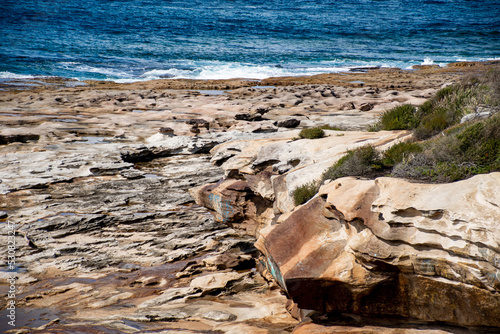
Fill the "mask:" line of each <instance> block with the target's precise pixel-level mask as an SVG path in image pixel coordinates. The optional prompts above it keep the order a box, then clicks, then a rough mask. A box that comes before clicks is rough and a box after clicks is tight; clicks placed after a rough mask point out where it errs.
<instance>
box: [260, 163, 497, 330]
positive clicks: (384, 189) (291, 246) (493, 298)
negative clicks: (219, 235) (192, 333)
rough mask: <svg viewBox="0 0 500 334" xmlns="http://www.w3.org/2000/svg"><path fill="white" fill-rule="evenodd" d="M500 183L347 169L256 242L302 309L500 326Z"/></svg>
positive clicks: (486, 177)
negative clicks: (370, 175) (362, 174)
mask: <svg viewBox="0 0 500 334" xmlns="http://www.w3.org/2000/svg"><path fill="white" fill-rule="evenodd" d="M499 185H500V173H492V174H487V175H479V176H475V177H473V178H471V179H468V180H465V181H460V182H456V183H451V184H415V183H409V182H407V181H404V180H399V179H392V178H379V179H376V180H357V179H355V178H342V179H338V180H335V181H334V182H331V183H330V184H328V185H326V186H323V187H322V188H321V189H320V192H319V194H318V195H317V196H316V197H314V198H313V199H311V200H310V201H309V202H308V203H306V204H304V205H303V206H300V207H298V208H296V210H295V211H293V212H292V213H291V214H290V215H289V216H288V218H286V219H285V220H284V221H283V222H282V223H281V224H279V225H274V226H270V227H268V228H266V229H264V230H262V231H261V236H260V238H259V240H258V241H257V243H256V245H257V248H258V249H259V250H261V251H262V253H263V254H265V255H266V260H267V267H268V270H269V272H271V273H272V274H273V276H274V277H275V278H276V280H277V281H278V282H280V284H281V285H282V288H283V289H284V290H285V291H286V292H287V294H288V296H289V298H290V299H292V300H293V302H295V303H296V304H297V306H298V307H299V308H301V309H311V310H315V311H317V312H319V313H320V314H328V313H332V312H346V313H354V314H358V315H362V316H397V317H403V318H407V319H418V320H424V321H438V322H444V323H449V324H457V325H461V326H472V327H474V326H496V327H500V293H499V291H500V247H499V246H500V226H499V225H498V221H499V220H500V193H499V192H498V189H499Z"/></svg>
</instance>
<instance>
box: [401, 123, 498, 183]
mask: <svg viewBox="0 0 500 334" xmlns="http://www.w3.org/2000/svg"><path fill="white" fill-rule="evenodd" d="M444 134H445V135H444V136H440V137H437V138H436V139H433V140H431V141H428V142H426V143H425V144H424V146H425V149H424V150H423V151H422V152H420V153H416V154H415V156H414V157H413V158H412V159H409V161H401V162H400V163H399V164H396V166H395V167H394V169H393V174H394V175H395V176H400V177H410V178H415V179H424V180H426V179H430V180H432V181H437V182H452V181H457V180H462V179H466V178H468V177H471V176H473V175H476V174H482V173H490V172H493V171H500V114H497V115H495V116H493V117H491V118H489V119H487V120H484V121H479V122H476V123H472V124H470V123H468V124H462V125H460V126H457V127H455V128H453V129H450V130H448V131H446V132H444Z"/></svg>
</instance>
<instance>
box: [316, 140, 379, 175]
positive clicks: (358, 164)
mask: <svg viewBox="0 0 500 334" xmlns="http://www.w3.org/2000/svg"><path fill="white" fill-rule="evenodd" d="M382 168H383V165H382V162H381V160H380V153H379V152H378V151H377V150H376V149H375V148H374V147H373V146H371V145H366V146H363V147H358V148H356V149H354V150H352V151H347V153H346V155H344V156H343V157H342V158H340V160H339V161H337V163H336V164H335V165H333V166H332V167H330V168H328V169H327V170H326V172H325V173H324V174H323V177H322V180H323V181H324V180H328V179H330V180H335V179H338V178H340V177H344V176H369V175H372V174H373V173H375V172H377V171H380V170H382Z"/></svg>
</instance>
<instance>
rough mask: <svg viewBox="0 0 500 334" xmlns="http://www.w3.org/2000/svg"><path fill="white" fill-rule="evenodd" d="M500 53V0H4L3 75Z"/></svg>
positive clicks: (299, 67) (440, 59)
mask: <svg viewBox="0 0 500 334" xmlns="http://www.w3.org/2000/svg"><path fill="white" fill-rule="evenodd" d="M489 59H500V1H498V0H493V1H491V0H490V1H468V0H420V1H412V0H409V1H399V0H371V1H370V0H338V1H331V0H330V1H324V0H323V1H320V0H300V1H299V0H286V1H285V0H275V1H273V0H268V1H256V0H184V1H175V0H171V1H169V0H155V1H152V0H46V1H43V0H2V1H1V2H0V79H4V80H5V79H13V78H34V77H37V76H60V77H65V78H76V79H79V80H85V79H96V80H113V81H117V82H133V81H141V80H150V79H158V78H192V79H227V78H252V79H262V78H266V77H273V76H298V75H311V74H319V73H329V72H340V71H346V70H349V69H351V68H357V67H374V66H381V67H399V68H411V66H412V65H418V64H438V65H445V64H447V63H450V62H455V61H464V60H467V61H478V60H489Z"/></svg>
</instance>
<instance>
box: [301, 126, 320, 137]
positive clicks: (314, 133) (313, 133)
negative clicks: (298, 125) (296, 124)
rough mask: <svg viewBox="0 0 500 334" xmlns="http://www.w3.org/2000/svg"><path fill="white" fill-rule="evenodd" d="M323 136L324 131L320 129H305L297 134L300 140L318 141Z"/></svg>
mask: <svg viewBox="0 0 500 334" xmlns="http://www.w3.org/2000/svg"><path fill="white" fill-rule="evenodd" d="M324 136H325V131H323V129H322V128H321V127H314V128H305V129H302V131H300V133H299V138H301V139H304V138H305V139H318V138H323V137H324Z"/></svg>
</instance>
